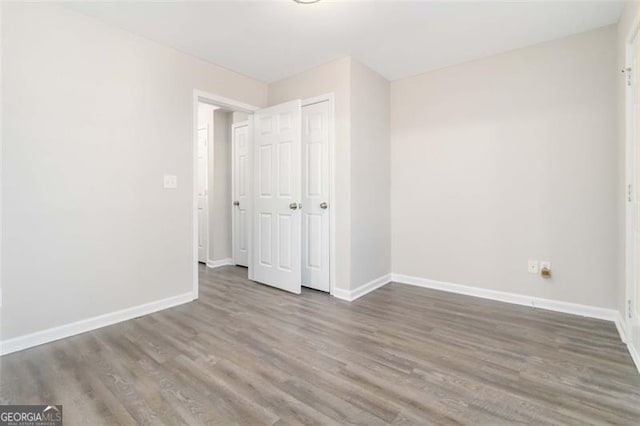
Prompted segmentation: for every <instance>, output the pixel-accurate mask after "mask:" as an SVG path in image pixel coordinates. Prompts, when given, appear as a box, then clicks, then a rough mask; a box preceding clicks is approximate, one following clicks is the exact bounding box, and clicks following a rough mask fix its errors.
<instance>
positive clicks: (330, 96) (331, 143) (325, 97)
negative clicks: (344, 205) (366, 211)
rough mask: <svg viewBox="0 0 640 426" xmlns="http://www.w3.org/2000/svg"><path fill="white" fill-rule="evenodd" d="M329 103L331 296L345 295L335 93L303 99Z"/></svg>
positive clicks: (309, 102) (311, 101) (314, 102)
mask: <svg viewBox="0 0 640 426" xmlns="http://www.w3.org/2000/svg"><path fill="white" fill-rule="evenodd" d="M325 101H327V102H329V294H331V295H333V296H335V297H338V298H342V297H340V296H338V295H336V292H338V294H343V293H341V292H343V291H344V290H341V289H338V288H336V287H335V283H336V252H337V251H336V241H337V238H336V209H335V206H336V173H335V170H336V168H335V166H336V137H335V122H336V120H335V95H334V93H333V92H331V93H326V94H324V95H320V96H314V97H313V98H308V99H303V100H302V106H303V107H305V106H308V105H313V104H317V103H320V102H325Z"/></svg>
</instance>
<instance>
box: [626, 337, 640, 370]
mask: <svg viewBox="0 0 640 426" xmlns="http://www.w3.org/2000/svg"><path fill="white" fill-rule="evenodd" d="M627 349H629V355H631V359H632V360H633V363H634V364H635V365H636V368H637V369H638V372H639V373H640V354H638V352H637V351H636V348H634V347H633V345H630V344H627Z"/></svg>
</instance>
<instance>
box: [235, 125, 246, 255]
mask: <svg viewBox="0 0 640 426" xmlns="http://www.w3.org/2000/svg"><path fill="white" fill-rule="evenodd" d="M232 132H233V133H232V144H233V179H232V180H233V261H234V263H235V264H236V265H241V266H249V209H248V207H249V202H250V200H249V123H248V122H246V121H245V122H243V123H237V124H234V125H233V128H232Z"/></svg>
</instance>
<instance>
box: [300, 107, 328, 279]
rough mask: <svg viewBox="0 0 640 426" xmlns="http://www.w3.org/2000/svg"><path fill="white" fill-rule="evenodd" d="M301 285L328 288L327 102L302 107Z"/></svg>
mask: <svg viewBox="0 0 640 426" xmlns="http://www.w3.org/2000/svg"><path fill="white" fill-rule="evenodd" d="M302 159H303V160H302V161H303V165H302V285H303V286H305V287H311V288H314V289H316V290H322V291H326V292H329V208H330V206H329V102H328V101H324V102H320V103H317V104H313V105H308V106H305V107H303V108H302Z"/></svg>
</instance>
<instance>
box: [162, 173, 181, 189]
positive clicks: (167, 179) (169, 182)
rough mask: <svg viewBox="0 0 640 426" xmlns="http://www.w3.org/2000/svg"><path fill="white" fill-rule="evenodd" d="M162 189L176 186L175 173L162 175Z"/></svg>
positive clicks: (176, 178)
mask: <svg viewBox="0 0 640 426" xmlns="http://www.w3.org/2000/svg"><path fill="white" fill-rule="evenodd" d="M163 184H164V189H176V188H177V187H178V177H177V176H176V175H164V180H163Z"/></svg>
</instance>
